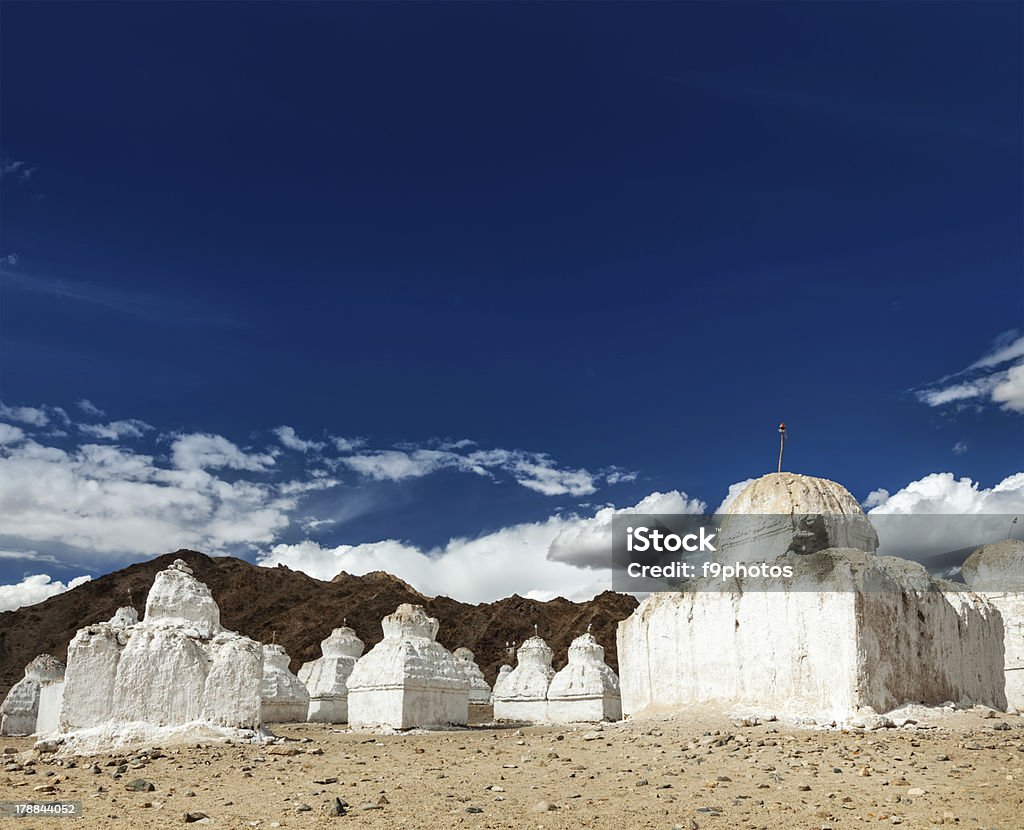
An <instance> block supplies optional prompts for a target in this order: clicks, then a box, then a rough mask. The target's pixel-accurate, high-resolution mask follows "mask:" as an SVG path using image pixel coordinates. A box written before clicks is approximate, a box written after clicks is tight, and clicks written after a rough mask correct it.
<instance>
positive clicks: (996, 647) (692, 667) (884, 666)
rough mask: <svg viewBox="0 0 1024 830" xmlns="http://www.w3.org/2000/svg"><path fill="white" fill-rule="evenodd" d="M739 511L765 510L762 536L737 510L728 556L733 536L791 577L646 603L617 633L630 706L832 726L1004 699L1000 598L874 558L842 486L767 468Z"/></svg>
mask: <svg viewBox="0 0 1024 830" xmlns="http://www.w3.org/2000/svg"><path fill="white" fill-rule="evenodd" d="M741 510H748V511H753V512H754V514H755V515H756V514H760V513H763V512H765V511H768V514H767V519H766V521H765V523H764V524H763V527H762V530H763V533H762V532H761V531H757V532H750V531H749V528H751V527H755V528H756V527H757V523H756V522H754V523H753V524H751V523H746V522H744V521H742V519H743V518H744V517H743V516H739V515H737V516H736V517H735V519H736V520H735V522H730V518H731V517H726V519H725V520H723V522H722V530H721V537H720V538H721V542H722V546H723V547H724V548H726V551H727V552H728V551H729V548H730V545H729V544H727V542H730V543H731V541H735V542H737V545H736V547H746V552H745V553H744V555H743V557H742V558H743V559H744V560H746V561H748V562H752V561H762V560H763V561H767V562H771V563H774V564H778V565H785V564H788V565H791V566H792V567H793V569H794V575H793V576H792V577H791V578H786V577H779V578H778V579H774V580H773V579H764V578H753V579H752V578H741V579H735V580H732V581H731V582H728V583H726V584H725V585H723V584H722V583H721V582H718V583H717V589H716V587H713V586H710V585H708V584H703V586H702V585H701V583H696V584H695V585H694V587H692V588H689V589H687V590H686V591H682V592H660V593H655V594H652V595H651V596H650V597H648V598H647V599H646V600H644V601H643V602H642V603H641V604H640V606H639V607H638V608H637V609H636V610H635V611H634V612H633V614H632V615H631V616H630V617H629V618H628V619H626V620H624V621H622V622H621V623H619V628H618V656H619V671H620V674H619V677H620V682H621V688H622V709H623V712H624V713H625V714H626V715H637V714H640V713H647V712H656V711H659V710H661V711H671V710H674V709H676V708H678V707H680V706H685V705H688V704H693V703H701V702H713V703H716V704H719V705H721V706H722V707H723V708H732V707H737V708H748V709H751V710H760V711H765V712H772V713H774V714H777V715H779V716H780V717H784V718H788V719H801V718H813V719H815V720H818V721H822V720H824V721H826V722H828V721H831V720H836V721H849V720H851V719H852V718H853V717H854V715H855V714H856V713H857V711H858V710H859V709H863V708H866V707H871V708H872V709H874V710H875V711H877V712H886V711H890V710H892V709H894V708H896V707H898V706H900V705H902V704H905V703H924V704H939V703H942V702H944V701H947V700H953V701H958V702H961V701H963V702H967V701H971V702H974V703H980V704H985V705H988V706H992V707H994V708H998V709H1002V708H1004V707H1005V704H1006V700H1005V696H1004V693H1003V679H1002V676H1001V675H1002V659H1003V656H1002V636H1001V628H1002V625H1001V622H1000V619H999V616H998V614H997V613H995V609H994V607H993V606H992V605H991V604H990V603H988V602H987V601H985V600H984V599H982V598H980V597H978V596H976V595H974V594H972V593H970V592H965V591H962V592H956V591H954V590H950V589H951V586H950V585H949V583H943V582H941V581H940V580H935V579H933V578H932V577H930V576H929V575H928V573H927V571H925V569H924V568H923V567H922V566H920V565H918V564H916V563H914V562H909V561H907V560H904V559H899V558H896V557H879V556H876V555H874V550H875V549H876V545H877V537H876V536H875V534H874V531H873V530H872V529H870V524H869V523H868V521H867V518H866V517H864V515H863V511H861V510H860V507H859V506H858V505H857V503H856V501H855V500H854V499H853V497H852V496H851V495H850V494H849V493H848V492H846V491H845V490H844V489H843V488H842V487H841V486H840V485H838V484H836V483H835V482H830V481H823V480H820V479H809V478H807V477H805V476H795V475H793V474H790V473H782V474H776V475H771V476H765V477H764V478H761V479H758V480H757V481H755V482H753V483H752V484H750V485H749V486H748V487H747V488H746V489H745V490H744V491H743V493H741V494H740V496H739V497H737V499H736V500H735V501H734V502H733V504H732V506H731V509H730V512H731V513H733V514H736V513H737V511H741ZM789 516H792V517H795V518H796V519H797V521H793V522H790V521H789V520H788V519H787V518H786V517H789ZM777 517H780V518H777ZM804 518H807V519H808V520H807V521H804V520H803V519H804ZM730 523H731V524H732V532H733V534H734V535H733V536H732V537H731V540H730V538H729V535H728V533H727V531H728V530H729V527H728V526H729V525H730ZM736 528H740V533H738V534H737V533H736ZM759 540H761V541H762V543H763V551H764V553H763V554H762V553H760V552H759V549H758V547H757V542H758V541H759ZM839 544H844V545H847V546H848V547H845V548H839V547H836V545H839ZM852 545H856V546H857V547H856V548H854V547H849V546H852ZM735 550H736V548H732V551H733V552H734V551H735Z"/></svg>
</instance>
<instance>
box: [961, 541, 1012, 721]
mask: <svg viewBox="0 0 1024 830" xmlns="http://www.w3.org/2000/svg"><path fill="white" fill-rule="evenodd" d="M962 573H963V577H964V582H966V583H967V584H968V586H970V588H971V590H973V591H976V592H978V593H980V594H982V595H983V596H984V597H985V598H986V599H988V601H989V602H991V603H992V604H993V605H994V606H995V607H996V608H998V609H999V613H1000V614H1001V615H1002V617H1003V649H1004V652H1005V654H1004V670H1005V674H1006V703H1007V705H1008V706H1010V707H1011V708H1014V709H1017V710H1018V711H1021V712H1024V542H1022V541H1020V540H1018V539H1007V540H1005V541H1003V542H997V543H996V544H992V545H983V546H982V547H980V548H978V549H977V550H976V551H974V552H973V553H972V554H971V555H970V556H969V557H967V561H966V562H964V565H963V568H962Z"/></svg>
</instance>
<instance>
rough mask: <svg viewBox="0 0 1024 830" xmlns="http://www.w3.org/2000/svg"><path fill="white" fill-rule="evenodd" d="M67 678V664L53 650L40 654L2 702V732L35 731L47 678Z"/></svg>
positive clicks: (0, 727) (0, 709) (0, 710)
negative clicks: (40, 692) (42, 690)
mask: <svg viewBox="0 0 1024 830" xmlns="http://www.w3.org/2000/svg"><path fill="white" fill-rule="evenodd" d="M63 679H64V664H63V663H62V662H61V661H60V660H58V659H57V658H56V657H54V656H53V655H52V654H40V655H39V656H38V657H36V658H35V660H33V661H32V662H31V663H29V664H28V665H27V666H25V676H24V677H23V678H21V680H19V681H18V682H17V683H15V684H14V685H13V686H11V690H10V691H9V692H8V693H7V697H6V698H4V702H3V703H2V704H0V735H31V734H32V733H33V732H35V731H36V719H37V718H38V717H39V691H40V688H41V687H42V686H43V685H44V684H45V683H47V682H58V681H61V680H63Z"/></svg>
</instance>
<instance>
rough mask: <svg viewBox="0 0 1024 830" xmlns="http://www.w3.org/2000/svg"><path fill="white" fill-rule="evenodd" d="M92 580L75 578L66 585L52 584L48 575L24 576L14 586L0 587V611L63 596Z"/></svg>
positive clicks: (81, 577) (60, 583) (83, 577)
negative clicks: (59, 595)
mask: <svg viewBox="0 0 1024 830" xmlns="http://www.w3.org/2000/svg"><path fill="white" fill-rule="evenodd" d="M91 579H92V577H91V576H76V577H75V578H74V579H72V580H71V581H70V582H68V584H67V585H65V584H64V583H63V582H59V581H58V582H54V581H53V580H52V579H51V578H50V576H49V575H48V574H35V575H34V576H26V577H25V578H24V579H23V580H22V581H21V582H18V583H16V584H14V585H0V611H13V610H15V609H16V608H23V607H24V606H26V605H35V604H36V603H37V602H42V601H43V600H44V599H49V598H50V597H53V596H56V595H57V594H63V593H64V592H65V591H70V590H71V589H72V588H77V587H78V586H79V585H83V584H85V583H86V582H89V581H90V580H91Z"/></svg>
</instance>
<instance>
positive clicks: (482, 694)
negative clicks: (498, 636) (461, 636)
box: [452, 646, 491, 706]
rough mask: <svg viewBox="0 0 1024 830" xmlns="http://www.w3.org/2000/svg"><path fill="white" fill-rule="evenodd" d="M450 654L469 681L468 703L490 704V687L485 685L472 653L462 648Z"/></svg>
mask: <svg viewBox="0 0 1024 830" xmlns="http://www.w3.org/2000/svg"><path fill="white" fill-rule="evenodd" d="M452 653H453V654H454V655H455V659H456V660H458V661H459V664H460V665H461V666H462V670H463V671H464V672H465V673H466V679H467V680H469V702H470V703H475V704H478V705H481V706H485V705H487V704H488V703H490V702H491V687H490V686H488V685H487V681H486V680H485V679H484V673H483V672H482V671H480V667H479V666H478V665H477V664H476V658H475V656H474V654H473V652H472V651H470V650H469V649H468V648H466V647H465V646H463V647H462V648H457V649H455V651H454V652H452Z"/></svg>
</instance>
